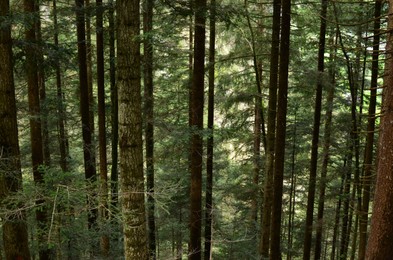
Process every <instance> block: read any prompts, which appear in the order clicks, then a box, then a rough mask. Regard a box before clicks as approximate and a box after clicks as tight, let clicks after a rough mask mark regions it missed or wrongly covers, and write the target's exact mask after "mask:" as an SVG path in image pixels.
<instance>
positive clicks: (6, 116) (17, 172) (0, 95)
mask: <svg viewBox="0 0 393 260" xmlns="http://www.w3.org/2000/svg"><path fill="white" fill-rule="evenodd" d="M9 11H10V6H9V1H7V0H6V1H0V24H3V26H1V27H0V60H1V62H0V125H1V128H0V150H1V152H2V154H1V160H0V187H1V189H0V203H2V202H3V201H4V200H6V199H7V197H9V196H10V195H12V194H13V193H16V192H18V191H20V190H22V173H21V163H20V156H19V154H20V152H19V144H18V126H17V118H16V100H15V86H14V75H13V62H12V39H11V23H10V22H9V21H8V19H10V17H9ZM12 210H13V209H10V211H12ZM1 224H2V228H3V245H4V253H5V258H6V259H30V251H29V243H28V234H27V224H26V215H25V213H24V212H22V214H20V213H19V212H16V213H15V214H12V213H10V214H9V217H8V218H2V222H1Z"/></svg>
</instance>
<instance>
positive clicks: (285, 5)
mask: <svg viewBox="0 0 393 260" xmlns="http://www.w3.org/2000/svg"><path fill="white" fill-rule="evenodd" d="M281 17H282V19H281V43H280V73H279V83H278V96H277V97H278V105H277V131H276V141H275V147H274V152H275V161H274V180H273V188H274V196H273V205H272V223H271V229H270V232H271V243H270V251H271V253H270V259H271V260H279V259H281V213H282V194H283V181H284V161H285V137H286V122H287V118H286V116H287V104H288V100H287V95H288V67H289V44H290V27H291V0H287V1H283V2H282V16H281Z"/></svg>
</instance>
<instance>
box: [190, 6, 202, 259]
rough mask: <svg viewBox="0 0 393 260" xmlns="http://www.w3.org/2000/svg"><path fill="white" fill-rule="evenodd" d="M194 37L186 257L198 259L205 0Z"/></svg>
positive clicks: (199, 246) (200, 213) (200, 221)
mask: <svg viewBox="0 0 393 260" xmlns="http://www.w3.org/2000/svg"><path fill="white" fill-rule="evenodd" d="M194 4H195V6H194V7H195V9H194V11H195V27H194V28H195V29H194V30H195V34H194V69H193V75H192V76H193V77H192V89H191V106H190V108H191V111H190V112H191V122H190V123H191V124H190V125H191V131H192V136H191V147H190V148H191V151H190V152H191V156H190V157H191V158H190V159H191V191H190V200H191V205H190V244H189V255H190V256H189V258H190V259H201V226H202V156H203V140H202V135H201V130H202V129H203V101H204V75H205V73H204V69H205V66H204V63H205V22H206V18H205V10H206V0H196V1H195V2H194Z"/></svg>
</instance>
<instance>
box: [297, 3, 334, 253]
mask: <svg viewBox="0 0 393 260" xmlns="http://www.w3.org/2000/svg"><path fill="white" fill-rule="evenodd" d="M321 3H322V6H321V13H320V15H321V25H320V29H319V45H318V46H319V50H318V73H319V74H320V78H319V79H318V83H317V89H316V93H315V107H314V126H313V133H312V144H311V164H310V177H309V186H308V194H307V213H306V227H305V233H304V246H303V259H304V260H309V259H310V254H311V237H312V230H313V216H314V202H315V186H316V179H317V165H318V143H319V129H320V125H321V107H322V83H323V82H322V80H323V78H322V75H323V72H324V68H325V39H326V37H325V36H326V14H327V5H328V1H327V0H322V1H321ZM319 250H320V249H319ZM318 253H319V254H320V252H318ZM318 258H319V257H318ZM318 258H316V259H318Z"/></svg>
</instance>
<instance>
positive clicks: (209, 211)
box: [204, 0, 216, 260]
mask: <svg viewBox="0 0 393 260" xmlns="http://www.w3.org/2000/svg"><path fill="white" fill-rule="evenodd" d="M209 27H210V35H209V94H208V112H207V113H208V119H207V128H208V129H209V130H210V135H209V137H208V139H207V152H206V153H207V158H206V203H205V208H206V214H205V216H206V217H205V218H206V219H205V251H204V259H205V260H210V259H211V258H212V221H213V151H214V149H213V147H214V146H213V144H214V78H215V54H216V0H211V1H210V20H209Z"/></svg>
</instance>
